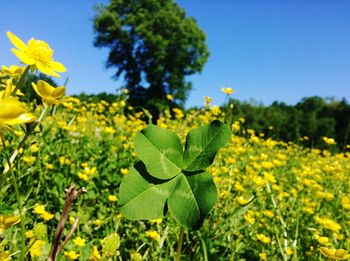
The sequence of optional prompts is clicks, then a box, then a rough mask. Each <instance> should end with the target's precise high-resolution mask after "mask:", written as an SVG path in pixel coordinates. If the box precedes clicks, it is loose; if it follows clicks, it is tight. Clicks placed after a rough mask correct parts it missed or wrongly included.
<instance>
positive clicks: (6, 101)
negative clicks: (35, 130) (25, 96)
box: [0, 97, 35, 130]
mask: <svg viewBox="0 0 350 261" xmlns="http://www.w3.org/2000/svg"><path fill="white" fill-rule="evenodd" d="M34 120H35V116H34V115H33V114H31V113H27V111H26V110H25V109H24V107H23V106H22V104H21V103H20V102H19V101H18V99H17V98H14V97H5V98H3V99H1V98H0V130H1V129H2V128H4V127H8V126H12V125H18V124H23V123H28V122H32V121H34Z"/></svg>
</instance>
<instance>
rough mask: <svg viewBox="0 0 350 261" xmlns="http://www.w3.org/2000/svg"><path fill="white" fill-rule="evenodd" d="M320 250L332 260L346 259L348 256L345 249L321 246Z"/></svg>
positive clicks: (349, 255)
mask: <svg viewBox="0 0 350 261" xmlns="http://www.w3.org/2000/svg"><path fill="white" fill-rule="evenodd" d="M320 252H321V254H322V255H324V256H326V257H328V258H329V259H332V260H346V259H349V258H350V254H349V253H348V252H347V251H346V250H345V249H331V248H326V247H321V248H320Z"/></svg>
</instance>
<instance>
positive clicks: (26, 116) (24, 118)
mask: <svg viewBox="0 0 350 261" xmlns="http://www.w3.org/2000/svg"><path fill="white" fill-rule="evenodd" d="M35 119H36V117H35V116H34V115H33V114H31V113H23V114H21V115H20V116H18V117H17V118H15V119H11V120H8V121H5V124H7V125H17V124H23V123H28V122H32V121H34V120H35Z"/></svg>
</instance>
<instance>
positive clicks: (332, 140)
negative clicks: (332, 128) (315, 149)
mask: <svg viewBox="0 0 350 261" xmlns="http://www.w3.org/2000/svg"><path fill="white" fill-rule="evenodd" d="M322 139H323V141H324V142H325V143H326V144H328V145H334V144H337V143H336V142H335V140H334V139H333V138H328V137H323V138H322Z"/></svg>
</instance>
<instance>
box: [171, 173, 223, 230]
mask: <svg viewBox="0 0 350 261" xmlns="http://www.w3.org/2000/svg"><path fill="white" fill-rule="evenodd" d="M179 177H180V178H179V180H178V182H177V185H176V187H175V188H174V191H173V193H172V194H171V195H170V197H169V200H168V207H169V211H170V213H171V215H172V216H173V217H174V219H175V220H176V221H177V222H179V223H180V224H182V225H183V226H186V227H189V228H193V229H197V228H199V226H200V225H201V224H202V222H203V219H204V218H205V216H206V215H207V214H208V213H209V211H210V210H211V209H212V207H213V206H214V204H215V202H216V200H217V192H216V187H215V184H214V182H213V179H212V177H211V175H210V174H209V173H207V172H200V173H197V174H194V175H191V176H185V175H184V174H180V175H179Z"/></svg>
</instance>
